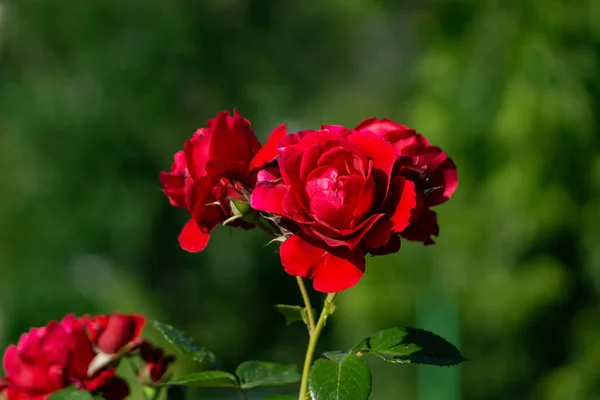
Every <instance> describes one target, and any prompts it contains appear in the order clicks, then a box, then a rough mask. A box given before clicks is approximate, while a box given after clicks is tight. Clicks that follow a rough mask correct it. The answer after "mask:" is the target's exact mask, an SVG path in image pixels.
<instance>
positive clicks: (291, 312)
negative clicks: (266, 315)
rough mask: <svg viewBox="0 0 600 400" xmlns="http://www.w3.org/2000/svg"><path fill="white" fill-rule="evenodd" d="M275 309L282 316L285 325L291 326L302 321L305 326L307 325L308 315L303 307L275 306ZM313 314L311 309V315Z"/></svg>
mask: <svg viewBox="0 0 600 400" xmlns="http://www.w3.org/2000/svg"><path fill="white" fill-rule="evenodd" d="M275 309H276V310H277V311H279V312H280V313H281V314H283V316H284V317H285V323H286V325H291V324H293V323H294V322H298V321H302V322H304V324H305V325H308V314H307V313H306V308H305V307H300V306H290V305H287V304H276V305H275ZM314 313H315V309H314V308H313V314H314Z"/></svg>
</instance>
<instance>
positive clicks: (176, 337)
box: [154, 321, 220, 368]
mask: <svg viewBox="0 0 600 400" xmlns="http://www.w3.org/2000/svg"><path fill="white" fill-rule="evenodd" d="M154 327H155V328H156V329H157V330H158V331H159V332H160V333H161V334H162V335H163V336H164V337H165V339H167V340H168V341H169V343H171V344H172V345H173V346H175V347H176V348H177V350H179V351H180V352H181V354H183V355H185V356H187V357H190V358H191V359H193V360H194V361H197V362H199V363H205V364H210V365H211V366H213V367H216V368H219V366H220V363H219V360H217V358H216V357H215V355H214V354H213V353H212V352H210V351H208V350H206V349H205V348H204V347H202V346H200V345H199V344H198V343H196V342H195V341H194V339H192V337H191V336H189V335H188V334H187V333H185V332H182V331H180V330H179V329H177V328H174V327H173V326H171V325H167V324H163V323H162V322H158V321H154Z"/></svg>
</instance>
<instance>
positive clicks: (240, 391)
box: [237, 387, 248, 400]
mask: <svg viewBox="0 0 600 400" xmlns="http://www.w3.org/2000/svg"><path fill="white" fill-rule="evenodd" d="M237 389H238V393H239V394H240V396H242V399H244V400H248V396H246V392H245V391H244V389H242V388H241V387H238V388H237Z"/></svg>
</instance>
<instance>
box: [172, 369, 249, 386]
mask: <svg viewBox="0 0 600 400" xmlns="http://www.w3.org/2000/svg"><path fill="white" fill-rule="evenodd" d="M163 385H179V386H204V387H237V386H238V380H237V378H236V377H235V376H233V375H232V374H230V373H229V372H225V371H202V372H192V373H190V374H186V375H181V376H177V377H175V378H173V379H171V380H169V381H168V382H165V383H163Z"/></svg>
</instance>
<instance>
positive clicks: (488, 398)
mask: <svg viewBox="0 0 600 400" xmlns="http://www.w3.org/2000/svg"><path fill="white" fill-rule="evenodd" d="M599 58H600V2H599V1H597V0H570V1H567V0H521V1H516V0H515V1H511V0H507V1H500V0H496V1H493V0H492V1H483V0H481V1H476V0H425V1H418V2H417V1H408V0H399V1H391V0H387V1H386V0H379V1H367V0H321V1H319V2H309V1H296V0H286V1H282V0H218V1H217V0H214V1H209V0H204V1H202V0H196V1H194V0H85V1H84V0H79V1H67V0H0V171H2V172H1V173H0V190H1V195H0V345H1V346H2V347H4V346H6V345H7V344H8V343H13V342H15V341H16V340H17V339H18V336H19V335H20V333H21V332H24V331H26V330H27V329H28V328H29V327H30V326H37V325H44V324H45V323H46V322H47V321H48V320H51V319H59V318H61V317H62V316H63V315H64V314H65V313H68V312H76V313H78V314H84V313H92V314H93V313H100V312H111V311H116V310H120V311H123V312H132V311H135V312H141V313H145V314H147V315H148V316H149V317H152V318H157V319H161V320H163V321H165V322H170V323H172V324H174V325H176V326H178V327H181V328H182V329H184V330H187V331H188V332H189V333H191V334H192V335H193V336H195V337H196V338H197V339H198V340H199V341H200V342H201V343H202V344H204V345H206V346H207V347H209V348H211V349H212V350H213V351H214V352H215V353H217V355H218V356H220V358H222V359H223V361H224V363H225V366H226V367H228V368H234V367H235V365H237V363H239V362H240V361H243V360H246V359H271V360H276V361H281V362H293V363H298V364H299V365H300V363H301V361H302V359H303V352H304V348H305V344H306V343H305V341H306V332H305V329H304V328H303V327H302V326H300V325H298V326H292V327H285V324H284V322H283V319H282V318H281V317H280V316H279V315H278V314H277V313H276V312H275V311H274V309H273V308H272V305H273V304H275V303H287V304H299V303H300V296H299V294H298V293H297V289H296V286H295V281H294V280H293V279H292V278H290V277H288V276H287V275H286V274H285V273H284V272H283V270H282V268H281V266H280V265H279V260H278V256H277V254H276V247H275V246H269V247H263V245H264V244H265V243H266V242H267V241H268V240H269V238H267V237H266V235H264V234H263V233H261V232H259V231H255V232H250V233H246V232H243V231H241V230H232V229H226V228H221V229H218V230H217V231H216V232H215V233H214V235H213V237H212V239H211V243H210V246H209V247H208V250H207V251H205V252H204V253H201V254H195V255H194V254H188V253H186V252H184V251H182V250H181V249H180V248H179V246H178V243H177V235H178V233H179V230H180V228H181V227H182V226H183V224H184V222H185V221H186V220H187V215H186V212H185V210H181V209H175V208H173V207H171V206H169V204H168V201H167V199H166V198H165V197H164V196H163V195H162V194H161V193H160V191H159V189H160V184H159V182H158V178H157V176H158V173H159V171H161V170H167V169H168V168H169V167H170V164H171V162H172V157H173V154H174V153H175V152H176V151H177V150H179V149H181V148H182V146H183V142H184V141H185V140H186V139H187V138H189V137H190V136H191V134H192V133H193V132H194V131H195V129H196V128H198V127H201V126H204V124H205V121H206V120H207V119H209V118H212V117H214V115H215V114H216V113H217V112H218V111H220V110H223V109H229V110H232V109H233V108H234V107H235V108H237V109H238V110H240V111H241V112H242V114H243V115H244V116H245V117H247V118H249V119H250V120H251V121H252V123H253V127H254V129H255V131H256V132H257V134H258V135H259V137H260V138H261V139H262V140H264V138H265V137H266V136H267V135H268V133H269V132H270V130H271V129H272V128H274V127H275V126H276V125H277V124H279V123H281V122H287V123H288V124H289V127H290V131H294V130H298V129H308V128H317V127H318V126H319V125H320V124H325V123H327V124H344V125H347V126H354V125H355V124H357V123H358V122H359V121H360V120H362V119H364V118H367V117H370V116H379V117H388V118H392V119H395V120H397V121H399V122H402V123H405V124H407V125H410V126H412V127H415V128H417V129H418V130H419V131H420V132H422V133H423V134H425V135H426V136H427V137H428V138H429V139H430V140H431V141H432V142H433V143H434V144H437V145H439V146H441V147H442V148H444V149H445V150H446V151H447V152H448V154H449V155H450V156H451V157H453V158H454V160H455V162H456V164H457V165H458V168H459V176H460V184H459V189H458V191H457V193H456V195H455V196H454V198H453V199H452V200H451V201H450V202H449V203H447V204H444V205H442V206H440V207H438V208H437V211H438V215H439V222H440V227H441V229H440V231H441V234H440V237H439V238H438V240H437V244H436V245H435V246H430V247H423V246H422V245H419V244H416V243H409V242H406V241H405V242H404V243H403V249H402V251H401V252H400V253H398V254H396V255H394V256H388V257H379V258H371V259H369V261H368V267H367V273H366V274H365V277H364V278H363V280H362V281H361V282H360V284H359V285H358V286H356V287H355V288H352V289H350V290H348V291H346V292H344V293H343V294H342V295H340V296H339V302H338V304H339V306H338V311H337V312H336V314H335V316H334V318H333V319H332V320H331V322H330V323H329V324H328V326H327V330H326V333H325V336H324V338H323V341H322V343H321V345H320V347H319V351H325V350H333V349H341V348H344V347H345V346H349V345H352V344H354V342H356V341H358V340H360V339H362V338H363V337H364V336H366V335H368V334H371V333H374V332H375V331H378V330H381V329H384V328H387V327H391V326H395V325H407V326H418V327H421V328H424V329H428V330H433V331H435V332H437V333H439V334H442V335H444V336H445V337H447V338H448V339H451V340H452V341H454V342H455V343H457V344H458V345H459V347H460V349H461V350H462V352H463V353H464V354H465V355H466V356H467V357H469V358H470V359H471V361H470V362H467V363H465V364H463V365H462V366H460V367H457V368H435V367H417V366H412V365H408V366H406V365H389V364H384V363H379V362H370V364H371V367H372V369H373V375H374V378H373V384H374V390H373V394H372V396H371V398H372V399H374V400H387V399H420V400H441V399H450V400H458V399H462V400H469V399H477V400H499V399H548V400H554V399H556V400H559V399H561V400H562V399H583V400H587V399H600V308H599V307H598V297H599V294H600V245H599V243H598V242H599V240H600V120H599V110H600V64H599V62H600V60H599ZM313 294H314V293H313ZM320 299H321V296H320V295H318V294H314V301H316V302H320ZM190 367H191V366H190V365H189V364H186V363H179V364H178V367H177V369H176V372H182V371H184V370H186V369H188V368H190ZM282 390H284V389H282ZM285 390H287V391H288V392H289V393H295V388H293V387H292V388H289V389H285ZM285 390H284V391H285ZM236 396H237V394H236V393H235V392H234V393H230V392H229V391H228V390H227V389H223V390H221V391H198V392H194V393H193V394H192V397H193V398H220V399H228V398H231V399H234V398H237V397H236ZM261 396H262V393H260V392H259V393H258V394H257V395H256V397H255V398H256V399H258V398H262V397H261Z"/></svg>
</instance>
